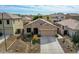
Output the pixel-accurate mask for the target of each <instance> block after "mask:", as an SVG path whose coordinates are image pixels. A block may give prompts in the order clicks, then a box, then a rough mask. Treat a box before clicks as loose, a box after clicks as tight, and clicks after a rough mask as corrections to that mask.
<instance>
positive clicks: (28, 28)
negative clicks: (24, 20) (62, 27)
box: [24, 18, 57, 36]
mask: <svg viewBox="0 0 79 59" xmlns="http://www.w3.org/2000/svg"><path fill="white" fill-rule="evenodd" d="M27 33H33V34H40V35H41V36H54V35H56V34H57V27H56V26H55V25H53V24H52V23H50V22H48V21H47V20H45V19H40V18H39V19H36V20H34V21H32V22H30V23H28V24H26V25H25V26H24V34H26V35H27Z"/></svg>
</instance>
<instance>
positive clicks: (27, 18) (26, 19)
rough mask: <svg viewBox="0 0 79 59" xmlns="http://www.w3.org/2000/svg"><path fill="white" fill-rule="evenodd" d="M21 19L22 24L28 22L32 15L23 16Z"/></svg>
mask: <svg viewBox="0 0 79 59" xmlns="http://www.w3.org/2000/svg"><path fill="white" fill-rule="evenodd" d="M22 20H23V24H28V23H29V22H31V21H32V17H28V16H25V17H22Z"/></svg>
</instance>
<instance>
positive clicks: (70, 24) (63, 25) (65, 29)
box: [56, 19, 79, 37]
mask: <svg viewBox="0 0 79 59" xmlns="http://www.w3.org/2000/svg"><path fill="white" fill-rule="evenodd" d="M56 25H57V26H58V27H59V28H58V30H57V32H58V33H59V34H61V35H68V36H71V37H72V36H73V35H74V34H76V32H77V31H79V21H77V20H76V19H65V20H62V21H60V22H57V23H56Z"/></svg>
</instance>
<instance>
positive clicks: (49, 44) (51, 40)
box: [40, 37, 64, 53]
mask: <svg viewBox="0 0 79 59" xmlns="http://www.w3.org/2000/svg"><path fill="white" fill-rule="evenodd" d="M40 43H41V45H40V48H41V51H40V52H41V53H64V51H63V49H62V48H61V46H60V44H59V42H58V40H57V38H55V37H41V39H40Z"/></svg>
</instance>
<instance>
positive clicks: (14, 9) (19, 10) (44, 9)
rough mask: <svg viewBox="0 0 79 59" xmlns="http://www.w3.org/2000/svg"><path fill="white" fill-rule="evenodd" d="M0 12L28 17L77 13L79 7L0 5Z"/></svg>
mask: <svg viewBox="0 0 79 59" xmlns="http://www.w3.org/2000/svg"><path fill="white" fill-rule="evenodd" d="M0 12H7V13H16V14H28V15H31V14H32V15H36V14H39V13H40V14H44V15H48V14H53V13H79V5H0Z"/></svg>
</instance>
